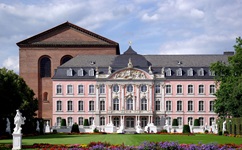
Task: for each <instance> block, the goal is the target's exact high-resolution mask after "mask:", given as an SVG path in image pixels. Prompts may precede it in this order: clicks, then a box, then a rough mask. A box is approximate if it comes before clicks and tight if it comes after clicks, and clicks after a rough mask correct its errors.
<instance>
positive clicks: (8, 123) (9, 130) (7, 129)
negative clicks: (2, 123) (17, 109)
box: [6, 118, 11, 134]
mask: <svg viewBox="0 0 242 150" xmlns="http://www.w3.org/2000/svg"><path fill="white" fill-rule="evenodd" d="M6 132H7V133H9V134H10V133H11V129H10V121H9V119H8V118H7V128H6Z"/></svg>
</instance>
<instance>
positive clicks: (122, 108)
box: [120, 85, 125, 110]
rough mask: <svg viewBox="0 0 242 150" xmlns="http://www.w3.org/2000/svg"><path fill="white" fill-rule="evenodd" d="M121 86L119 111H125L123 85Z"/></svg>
mask: <svg viewBox="0 0 242 150" xmlns="http://www.w3.org/2000/svg"><path fill="white" fill-rule="evenodd" d="M120 86H121V100H120V102H121V110H125V103H124V87H125V86H124V85H120Z"/></svg>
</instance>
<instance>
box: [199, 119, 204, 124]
mask: <svg viewBox="0 0 242 150" xmlns="http://www.w3.org/2000/svg"><path fill="white" fill-rule="evenodd" d="M203 122H204V118H203V117H200V118H199V123H200V126H203V124H204V123H203Z"/></svg>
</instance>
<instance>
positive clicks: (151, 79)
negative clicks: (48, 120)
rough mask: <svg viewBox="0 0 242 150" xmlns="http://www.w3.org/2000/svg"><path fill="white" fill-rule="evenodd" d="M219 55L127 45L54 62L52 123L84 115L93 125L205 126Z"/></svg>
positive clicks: (211, 110) (208, 121)
mask: <svg viewBox="0 0 242 150" xmlns="http://www.w3.org/2000/svg"><path fill="white" fill-rule="evenodd" d="M228 54H230V53H224V54H223V55H140V54H138V53H137V52H136V51H134V50H133V49H132V47H131V46H129V48H128V50H127V51H125V52H124V53H123V54H122V55H78V56H76V57H74V58H73V59H71V60H69V61H68V62H66V63H65V64H63V65H61V66H59V67H58V68H57V70H56V72H55V74H54V76H53V78H52V80H53V84H52V85H53V101H52V102H53V110H52V112H53V117H52V119H53V120H52V122H53V123H54V124H55V125H56V126H60V122H61V119H63V118H65V119H66V120H67V124H68V125H69V126H71V125H72V124H73V123H74V122H76V123H78V124H79V125H83V122H84V119H88V120H89V123H90V124H92V122H93V120H94V122H95V125H97V126H105V125H107V124H110V123H113V124H114V126H116V127H119V126H120V124H121V120H124V126H125V128H135V126H136V125H137V123H138V122H140V126H141V127H145V126H146V125H147V124H149V123H154V124H155V125H156V126H157V127H162V126H164V125H165V120H168V125H171V123H172V120H173V119H175V118H176V119H178V124H179V126H182V125H183V124H188V122H189V121H190V123H191V124H193V122H194V119H199V122H200V126H211V125H212V122H213V121H215V119H216V118H217V114H216V113H215V112H214V100H215V96H214V94H215V92H216V85H215V82H214V72H212V71H211V70H210V69H209V66H210V64H211V63H213V62H217V61H223V62H227V59H228Z"/></svg>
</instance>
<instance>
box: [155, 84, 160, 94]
mask: <svg viewBox="0 0 242 150" xmlns="http://www.w3.org/2000/svg"><path fill="white" fill-rule="evenodd" d="M155 93H160V85H159V84H156V85H155Z"/></svg>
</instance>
